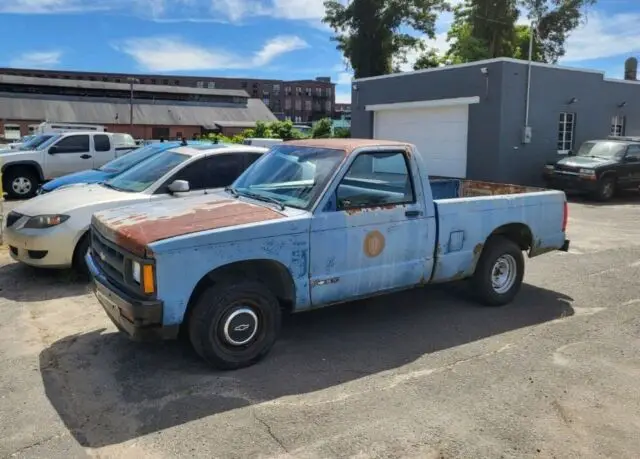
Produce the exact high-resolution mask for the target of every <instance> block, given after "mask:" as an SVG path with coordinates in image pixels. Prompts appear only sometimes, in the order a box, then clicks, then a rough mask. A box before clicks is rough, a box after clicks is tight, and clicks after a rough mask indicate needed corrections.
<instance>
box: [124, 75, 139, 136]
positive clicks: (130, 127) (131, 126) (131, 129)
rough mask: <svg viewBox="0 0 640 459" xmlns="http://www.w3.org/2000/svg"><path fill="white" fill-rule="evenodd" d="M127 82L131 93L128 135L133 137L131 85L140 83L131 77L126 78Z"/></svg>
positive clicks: (130, 95)
mask: <svg viewBox="0 0 640 459" xmlns="http://www.w3.org/2000/svg"><path fill="white" fill-rule="evenodd" d="M127 81H129V85H130V88H131V92H130V93H129V133H130V134H131V135H132V136H133V84H134V83H139V82H140V81H139V80H138V79H137V78H133V77H129V78H127Z"/></svg>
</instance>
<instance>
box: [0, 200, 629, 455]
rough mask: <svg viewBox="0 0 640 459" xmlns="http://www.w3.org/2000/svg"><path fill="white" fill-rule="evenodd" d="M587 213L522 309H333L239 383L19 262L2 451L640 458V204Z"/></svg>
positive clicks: (533, 267)
mask: <svg viewBox="0 0 640 459" xmlns="http://www.w3.org/2000/svg"><path fill="white" fill-rule="evenodd" d="M570 213H571V217H570V223H569V225H570V226H569V228H570V237H571V239H572V246H573V248H574V250H573V251H572V253H569V254H560V253H556V254H550V255H545V256H542V257H540V258H537V259H534V260H527V274H526V278H525V282H526V285H525V286H524V287H523V290H522V292H521V294H520V296H519V297H518V299H517V301H516V302H515V303H514V304H513V305H510V306H508V307H506V308H481V307H479V306H477V305H475V304H474V303H473V302H471V301H469V299H468V297H467V295H466V292H465V291H464V287H463V286H460V285H456V286H448V287H439V288H435V289H424V290H416V291H412V292H405V293H401V294H397V295H392V296H388V297H381V298H377V299H375V300H371V301H368V302H360V303H354V304H349V305H344V306H340V307H336V308H332V309H327V310H322V311H316V312H312V313H308V314H304V315H300V316H296V317H293V318H291V319H289V320H288V321H287V323H286V326H285V328H284V332H283V336H282V339H281V340H280V341H279V342H278V344H277V345H276V346H275V348H274V350H273V352H272V354H271V355H270V356H269V357H268V358H267V359H266V360H265V361H264V362H263V363H261V364H259V365H257V366H255V367H251V368H248V369H245V370H241V371H237V372H231V373H219V372H215V371H212V370H210V369H209V368H207V367H206V366H205V365H203V364H202V362H200V360H198V359H197V358H196V357H195V356H194V355H193V353H192V352H191V350H190V349H189V348H188V347H185V346H181V345H179V344H177V343H173V344H172V343H166V344H161V345H145V344H138V343H132V342H130V341H128V340H127V339H125V338H123V337H122V336H120V335H118V334H117V333H116V332H115V330H114V328H113V327H112V325H111V324H110V323H109V321H108V319H107V318H106V317H105V315H104V313H103V312H102V311H101V309H100V307H99V306H98V305H97V304H96V302H95V300H94V298H93V296H92V294H91V293H90V292H89V290H88V289H87V286H86V285H82V284H78V283H73V282H70V279H69V277H68V275H67V274H66V273H63V272H60V273H58V272H39V271H35V270H32V269H29V268H26V267H23V266H19V265H17V264H15V263H12V262H11V261H10V259H9V257H8V256H7V253H6V251H3V250H1V249H0V365H1V366H2V369H3V371H1V372H0V457H21V458H47V459H50V458H58V457H60V458H65V459H68V458H85V457H98V458H110V457H113V458H128V457H131V458H136V459H142V458H144V459H146V458H173V457H182V456H185V457H193V458H212V457H220V458H224V459H227V458H247V457H256V458H331V457H335V458H342V457H354V458H369V457H420V458H434V459H435V458H442V457H447V458H458V457H459V458H467V457H505V458H511V457H513V458H516V457H517V458H521V457H541V458H552V457H563V458H564V457H567V458H571V457H589V458H597V457H603V458H604V457H616V458H633V459H635V457H637V451H640V437H638V435H637V432H638V430H640V414H639V413H640V398H639V397H636V396H634V394H636V393H637V381H638V378H639V377H640V361H639V359H638V357H637V356H638V355H640V341H639V339H638V336H640V320H639V319H638V317H640V288H639V287H638V282H637V279H638V277H639V276H640V226H639V225H638V224H637V222H638V221H640V205H637V204H635V203H633V202H631V203H630V202H624V203H617V204H616V203H614V204H612V205H608V206H596V205H591V204H589V205H586V204H572V205H571V209H570Z"/></svg>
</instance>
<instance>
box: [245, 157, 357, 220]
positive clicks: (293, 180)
mask: <svg viewBox="0 0 640 459" xmlns="http://www.w3.org/2000/svg"><path fill="white" fill-rule="evenodd" d="M344 158H345V154H344V152H343V151H342V150H334V149H328V148H314V147H300V146H296V145H277V146H274V147H272V149H271V151H269V153H267V154H265V155H264V156H263V157H262V158H260V159H259V160H258V161H256V162H255V163H254V164H253V165H252V166H251V167H250V168H249V169H247V171H246V172H245V173H244V174H242V175H241V176H240V177H239V178H238V180H236V182H235V183H234V184H233V188H234V190H235V191H236V192H237V193H238V194H240V195H243V194H244V195H247V196H251V195H253V196H254V197H262V198H264V199H265V200H267V199H268V200H277V201H279V202H281V203H282V204H283V205H285V206H290V207H296V208H299V209H307V210H308V209H310V208H311V207H312V206H313V204H314V203H315V201H316V200H317V199H318V197H319V196H320V193H322V191H323V190H324V188H325V186H326V185H327V182H328V181H329V180H330V179H331V177H332V176H333V174H334V172H335V171H336V169H337V168H338V166H339V165H340V163H341V162H342V161H343V160H344Z"/></svg>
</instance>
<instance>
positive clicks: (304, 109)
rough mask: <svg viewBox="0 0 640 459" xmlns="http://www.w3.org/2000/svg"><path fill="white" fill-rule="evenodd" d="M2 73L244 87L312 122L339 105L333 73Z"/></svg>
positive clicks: (283, 115)
mask: <svg viewBox="0 0 640 459" xmlns="http://www.w3.org/2000/svg"><path fill="white" fill-rule="evenodd" d="M0 75H12V76H21V77H32V78H45V79H50V80H75V81H85V82H102V83H116V84H117V83H122V84H130V82H131V81H134V82H135V85H138V84H140V85H150V86H154V85H159V86H164V87H185V88H196V89H221V90H241V91H246V92H247V93H248V94H249V97H251V98H253V99H260V100H262V102H263V103H264V104H265V105H266V106H267V107H269V109H270V110H271V111H272V112H273V113H274V114H275V115H276V117H277V118H279V119H291V120H293V121H294V122H298V123H310V122H312V121H316V120H318V119H321V118H325V117H331V116H332V115H333V113H334V109H335V83H332V82H331V79H330V78H329V77H318V78H316V79H315V80H290V81H287V80H264V79H252V78H223V77H203V76H199V77H196V76H175V75H141V74H125V73H104V72H75V71H58V70H32V69H13V68H0Z"/></svg>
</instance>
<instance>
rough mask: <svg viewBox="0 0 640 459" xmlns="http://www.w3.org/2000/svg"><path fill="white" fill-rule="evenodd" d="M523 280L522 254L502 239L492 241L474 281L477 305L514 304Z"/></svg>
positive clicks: (477, 269) (482, 258) (494, 237)
mask: <svg viewBox="0 0 640 459" xmlns="http://www.w3.org/2000/svg"><path fill="white" fill-rule="evenodd" d="M523 278H524V257H523V255H522V250H521V249H520V247H519V246H518V244H516V243H515V242H513V241H512V240H510V239H507V238H505V237H503V236H493V237H491V238H489V240H488V241H487V243H486V244H485V247H484V249H483V251H482V254H481V255H480V260H478V264H477V265H476V270H475V272H474V274H473V277H472V278H471V281H472V287H473V290H474V293H475V296H476V297H477V299H478V301H479V302H480V303H482V304H483V305H485V306H504V305H506V304H509V303H511V301H513V299H514V298H515V296H516V295H517V294H518V292H519V291H520V287H521V286H522V279H523Z"/></svg>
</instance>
